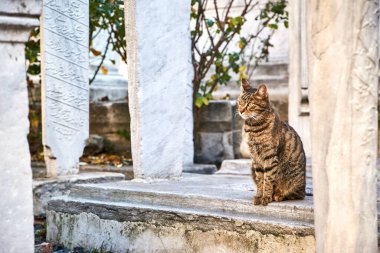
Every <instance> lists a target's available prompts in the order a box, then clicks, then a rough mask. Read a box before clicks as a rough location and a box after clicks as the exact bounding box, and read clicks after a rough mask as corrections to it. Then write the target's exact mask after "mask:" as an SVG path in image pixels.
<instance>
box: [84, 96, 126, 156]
mask: <svg viewBox="0 0 380 253" xmlns="http://www.w3.org/2000/svg"><path fill="white" fill-rule="evenodd" d="M130 120H131V118H130V115H129V110H128V102H127V101H118V102H92V103H91V104H90V134H91V135H100V136H102V137H104V138H105V139H106V147H105V149H106V151H107V152H117V153H118V152H130V151H131V142H130V140H129V139H128V136H127V135H128V134H129V133H130Z"/></svg>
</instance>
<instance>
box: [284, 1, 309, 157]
mask: <svg viewBox="0 0 380 253" xmlns="http://www.w3.org/2000/svg"><path fill="white" fill-rule="evenodd" d="M307 3H308V1H305V0H290V1H289V9H290V12H289V15H290V16H289V45H290V47H289V106H288V108H289V113H288V115H289V123H290V125H291V126H292V127H294V129H295V130H296V131H297V132H298V134H299V135H300V137H301V139H302V142H303V146H304V149H305V153H306V156H307V157H308V158H310V156H311V143H310V108H309V80H308V60H307V55H308V47H307V44H308V41H307V18H306V17H307Z"/></svg>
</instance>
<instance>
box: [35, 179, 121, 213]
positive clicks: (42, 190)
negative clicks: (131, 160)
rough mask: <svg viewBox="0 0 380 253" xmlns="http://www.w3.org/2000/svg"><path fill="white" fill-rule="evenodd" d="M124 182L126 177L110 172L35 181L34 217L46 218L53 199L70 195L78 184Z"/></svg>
mask: <svg viewBox="0 0 380 253" xmlns="http://www.w3.org/2000/svg"><path fill="white" fill-rule="evenodd" d="M120 180H124V175H123V174H120V173H110V172H84V173H79V174H77V175H65V176H59V177H56V178H53V179H51V178H50V179H48V178H37V179H34V180H33V208H34V216H45V211H46V210H45V209H46V206H47V203H48V201H49V200H51V199H52V198H53V197H59V196H64V195H68V194H69V193H70V191H71V188H72V187H73V186H74V185H76V184H84V183H104V182H110V181H120Z"/></svg>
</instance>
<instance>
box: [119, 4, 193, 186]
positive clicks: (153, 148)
mask: <svg viewBox="0 0 380 253" xmlns="http://www.w3.org/2000/svg"><path fill="white" fill-rule="evenodd" d="M125 11H126V15H125V16H126V38H127V45H128V48H127V55H128V94H129V95H128V96H129V97H128V99H129V110H130V115H131V142H132V157H133V169H134V175H135V178H138V179H145V180H155V179H167V178H176V177H179V176H180V175H181V172H182V167H183V164H184V163H185V162H184V161H185V157H187V156H186V155H185V149H186V148H187V147H185V143H190V141H189V140H188V139H185V131H189V129H188V128H187V127H186V124H192V122H189V121H187V119H188V117H187V115H188V110H187V109H186V107H188V106H189V104H190V103H188V99H191V96H189V95H188V90H189V88H188V85H189V77H190V75H189V73H190V72H189V68H190V67H191V66H190V61H189V59H190V45H191V41H190V33H189V25H190V21H189V15H190V1H189V0H186V1H175V0H165V1H158V0H154V1H151V0H139V1H136V0H125Z"/></svg>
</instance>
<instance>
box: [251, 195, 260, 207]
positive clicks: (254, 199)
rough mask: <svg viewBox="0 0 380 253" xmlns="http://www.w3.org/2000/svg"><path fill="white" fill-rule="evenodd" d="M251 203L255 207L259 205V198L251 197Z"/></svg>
mask: <svg viewBox="0 0 380 253" xmlns="http://www.w3.org/2000/svg"><path fill="white" fill-rule="evenodd" d="M252 202H253V204H254V205H255V206H257V205H261V196H255V197H253V199H252Z"/></svg>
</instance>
